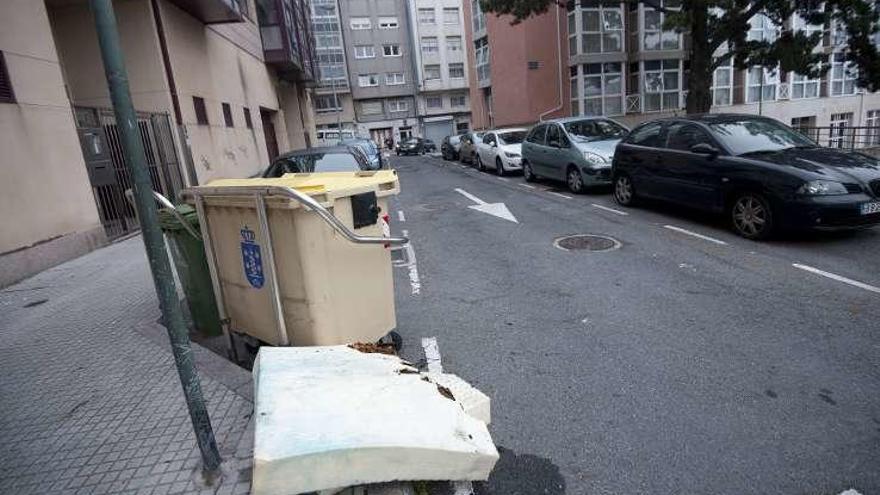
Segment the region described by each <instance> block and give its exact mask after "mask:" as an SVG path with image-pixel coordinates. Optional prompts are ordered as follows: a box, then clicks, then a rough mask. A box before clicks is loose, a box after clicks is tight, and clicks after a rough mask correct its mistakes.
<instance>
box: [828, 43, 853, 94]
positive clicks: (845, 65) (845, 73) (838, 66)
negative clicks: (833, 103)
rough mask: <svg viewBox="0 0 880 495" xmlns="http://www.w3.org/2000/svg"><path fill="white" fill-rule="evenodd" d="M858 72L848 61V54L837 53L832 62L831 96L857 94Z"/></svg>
mask: <svg viewBox="0 0 880 495" xmlns="http://www.w3.org/2000/svg"><path fill="white" fill-rule="evenodd" d="M856 77H858V72H856V69H855V68H854V67H853V66H852V64H850V63H849V62H847V61H846V55H844V54H843V53H835V54H834V56H833V58H832V62H831V96H842V95H854V94H856Z"/></svg>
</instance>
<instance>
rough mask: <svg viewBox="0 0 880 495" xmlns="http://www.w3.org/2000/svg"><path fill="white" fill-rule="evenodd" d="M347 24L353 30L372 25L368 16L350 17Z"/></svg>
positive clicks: (368, 27) (367, 27)
mask: <svg viewBox="0 0 880 495" xmlns="http://www.w3.org/2000/svg"><path fill="white" fill-rule="evenodd" d="M349 25H350V26H351V29H352V30H353V31H358V30H362V29H370V28H372V27H373V24H372V23H371V22H370V18H369V17H352V18H351V21H350V24H349Z"/></svg>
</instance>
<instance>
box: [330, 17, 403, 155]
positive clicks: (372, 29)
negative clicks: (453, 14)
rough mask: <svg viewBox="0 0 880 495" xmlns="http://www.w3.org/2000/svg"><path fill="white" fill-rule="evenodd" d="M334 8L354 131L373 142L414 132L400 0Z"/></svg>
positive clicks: (398, 137) (397, 138) (399, 137)
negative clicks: (339, 20)
mask: <svg viewBox="0 0 880 495" xmlns="http://www.w3.org/2000/svg"><path fill="white" fill-rule="evenodd" d="M339 7H340V12H341V14H342V20H343V22H342V33H343V42H344V44H345V57H346V61H347V63H348V72H349V85H350V86H351V95H352V98H353V100H354V113H355V118H356V120H357V129H358V134H360V135H364V136H370V137H372V138H373V139H374V140H375V141H376V142H379V143H381V142H384V141H385V139H387V138H391V139H393V140H394V141H395V142H397V141H399V140H401V139H405V138H407V137H409V136H413V135H417V134H418V119H417V117H416V116H417V108H416V101H415V94H416V89H417V85H416V82H415V78H416V77H417V76H416V73H417V71H416V66H415V61H414V58H413V53H412V38H411V23H410V19H409V18H408V17H409V16H408V12H409V11H408V9H407V8H406V0H350V1H343V2H340V4H339Z"/></svg>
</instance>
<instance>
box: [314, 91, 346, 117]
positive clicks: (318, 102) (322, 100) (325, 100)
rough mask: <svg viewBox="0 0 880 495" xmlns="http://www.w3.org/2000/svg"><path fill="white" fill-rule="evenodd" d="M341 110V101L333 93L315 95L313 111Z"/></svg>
mask: <svg viewBox="0 0 880 495" xmlns="http://www.w3.org/2000/svg"><path fill="white" fill-rule="evenodd" d="M340 110H342V102H340V101H338V99H337V98H336V97H335V96H334V95H318V96H316V97H315V111H316V112H318V113H327V112H338V111H340Z"/></svg>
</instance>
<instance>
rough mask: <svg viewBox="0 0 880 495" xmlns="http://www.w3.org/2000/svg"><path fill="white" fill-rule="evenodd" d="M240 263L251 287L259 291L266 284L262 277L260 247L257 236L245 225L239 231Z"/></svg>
mask: <svg viewBox="0 0 880 495" xmlns="http://www.w3.org/2000/svg"><path fill="white" fill-rule="evenodd" d="M241 261H242V264H243V266H244V275H245V277H247V280H248V282H249V283H250V284H251V286H252V287H254V288H256V289H260V288H262V287H263V284H264V283H265V282H266V277H265V276H264V275H263V255H262V253H261V252H260V245H259V244H257V236H256V234H254V231H253V230H251V229H249V228H248V227H247V225H245V226H244V228H243V229H241Z"/></svg>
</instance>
